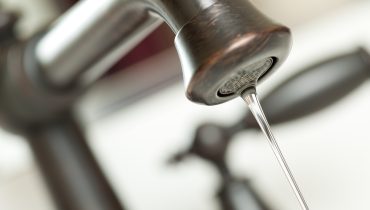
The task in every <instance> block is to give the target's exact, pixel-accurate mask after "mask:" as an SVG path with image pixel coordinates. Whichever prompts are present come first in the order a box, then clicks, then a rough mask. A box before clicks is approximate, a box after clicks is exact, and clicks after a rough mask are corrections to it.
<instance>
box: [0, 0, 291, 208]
mask: <svg viewBox="0 0 370 210" xmlns="http://www.w3.org/2000/svg"><path fill="white" fill-rule="evenodd" d="M161 20H164V21H165V22H166V23H167V24H168V25H169V26H170V27H171V29H172V30H173V31H174V33H176V39H175V44H176V48H177V51H178V54H179V56H180V60H181V64H182V69H183V75H184V81H185V87H186V95H187V97H188V98H189V99H190V100H192V101H194V102H198V103H203V104H208V105H214V104H219V103H223V102H225V101H228V100H230V99H233V98H235V97H236V96H238V95H240V93H241V92H242V91H243V90H244V89H246V88H248V87H251V86H256V84H257V81H260V80H261V79H262V78H263V79H264V78H266V77H267V76H268V75H270V73H271V72H272V71H273V70H274V69H276V68H277V67H278V66H279V65H280V64H281V63H282V62H283V61H284V60H285V59H286V57H287V54H288V52H289V49H290V43H291V37H290V32H289V29H288V28H286V27H284V26H282V25H280V24H277V23H274V22H273V21H271V20H269V19H268V18H266V17H265V16H264V15H262V14H261V13H260V12H259V11H257V10H256V9H255V8H254V7H253V6H252V5H251V4H250V3H249V2H248V1H247V0H100V1H95V0H85V1H81V2H80V3H78V4H77V5H75V6H74V7H73V8H71V9H70V10H69V11H67V13H66V14H65V15H63V16H62V17H61V18H60V19H59V20H58V21H57V22H56V23H55V24H54V25H52V26H51V27H50V28H49V29H47V30H45V32H44V33H40V34H39V35H37V36H35V37H34V38H32V39H30V40H28V41H22V42H21V41H16V40H15V41H14V40H13V41H12V42H11V43H8V44H7V45H4V47H2V51H1V58H2V59H1V60H0V62H1V63H0V66H1V68H2V69H1V75H0V79H1V82H0V97H1V99H2V100H1V102H0V122H1V124H3V125H4V126H5V127H7V128H8V129H9V130H11V131H13V132H17V133H19V134H21V135H23V136H25V137H27V138H28V140H29V142H30V145H31V146H32V148H33V150H34V151H35V156H36V158H37V159H38V161H39V163H40V165H41V168H42V169H43V171H44V173H45V177H46V178H47V180H48V183H49V185H50V187H51V189H52V192H53V193H54V197H55V199H56V201H57V203H58V206H59V208H60V209H64V210H65V209H68V210H85V209H86V210H101V209H104V210H113V209H114V210H117V209H121V207H120V205H119V202H118V201H117V199H116V198H115V196H114V194H113V192H112V191H111V190H110V187H109V185H108V184H107V181H106V180H105V179H104V176H103V175H102V173H101V171H100V169H99V167H98V166H97V164H96V163H95V161H94V158H93V156H92V155H91V153H90V152H89V150H88V148H87V147H86V145H85V138H84V137H83V135H82V133H81V132H80V131H79V126H78V124H77V123H76V122H75V121H74V120H73V117H71V115H70V114H69V113H70V108H71V106H72V105H73V104H74V101H76V100H77V99H78V98H79V95H80V94H81V92H82V91H83V90H85V89H86V88H87V87H88V86H89V85H91V84H93V82H94V81H96V80H97V79H98V78H99V77H100V75H102V73H103V72H104V71H106V70H107V69H108V68H109V67H111V66H112V65H113V64H114V63H115V62H116V61H117V60H118V59H119V58H121V57H122V56H123V55H124V54H125V53H127V52H129V51H130V50H131V49H132V48H133V47H134V46H135V45H136V44H138V43H139V42H140V41H141V40H142V39H143V38H144V37H146V36H147V35H148V34H149V33H150V32H151V31H152V30H153V29H155V28H156V27H157V26H158V25H159V23H160V22H161ZM5 46H6V47H5ZM66 113H67V114H66ZM71 171H73V173H72V172H71ZM72 192H73V193H72Z"/></svg>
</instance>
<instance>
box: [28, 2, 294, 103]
mask: <svg viewBox="0 0 370 210" xmlns="http://www.w3.org/2000/svg"><path fill="white" fill-rule="evenodd" d="M158 16H160V17H162V19H163V20H164V21H165V22H166V23H167V24H168V25H169V26H170V27H171V28H172V30H173V31H174V33H175V34H176V39H175V45H176V48H177V51H178V54H179V57H180V61H181V65H182V70H183V75H184V82H185V86H186V95H187V97H188V98H189V99H190V100H192V101H194V102H198V103H203V104H207V105H215V104H220V103H223V102H226V101H228V100H231V99H233V98H235V97H238V96H239V95H240V93H241V92H242V91H243V90H244V89H245V88H247V87H251V86H256V84H257V81H259V79H260V78H263V79H264V78H266V75H270V73H271V72H273V71H272V70H273V69H276V68H278V66H280V64H281V63H283V61H284V60H285V59H286V57H287V55H288V53H289V50H290V45H291V36H290V31H289V29H288V28H286V27H285V26H282V25H280V24H277V23H275V22H273V21H271V20H270V19H268V18H267V17H265V16H264V15H263V14H261V13H260V12H259V11H258V10H257V9H256V8H254V6H253V5H252V4H251V3H249V2H248V1H247V0H104V1H94V0H85V1H82V2H80V3H79V4H77V5H76V6H75V7H73V8H72V9H71V10H70V11H68V12H67V14H65V15H64V16H63V17H61V18H60V19H59V20H58V21H57V22H56V23H55V24H54V25H53V26H52V27H51V28H50V29H49V31H48V32H46V34H44V35H43V36H42V37H41V38H40V40H39V41H38V42H37V43H36V45H35V46H36V47H35V48H36V49H35V53H36V62H37V63H38V64H39V66H40V67H41V71H43V72H44V75H45V78H46V80H47V82H49V83H50V85H52V86H56V87H62V88H65V87H68V86H70V85H76V84H77V85H80V86H83V85H86V84H89V83H91V82H92V81H95V80H96V79H97V78H98V77H99V76H100V75H101V74H102V72H104V71H106V70H107V69H109V67H111V66H112V65H113V64H114V63H115V62H116V61H117V60H118V59H120V58H121V57H122V56H123V55H125V53H127V52H129V51H130V50H131V49H132V48H133V47H134V46H135V45H136V44H138V43H139V42H140V41H141V40H142V39H143V38H144V37H145V36H147V35H148V34H149V33H150V32H151V31H152V30H153V29H154V28H155V27H156V26H158V24H159V23H160V18H158Z"/></svg>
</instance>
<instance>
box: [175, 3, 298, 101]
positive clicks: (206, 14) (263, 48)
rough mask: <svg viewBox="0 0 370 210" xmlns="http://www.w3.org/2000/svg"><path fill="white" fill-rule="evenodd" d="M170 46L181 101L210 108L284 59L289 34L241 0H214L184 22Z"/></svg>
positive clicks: (250, 83)
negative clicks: (179, 73)
mask: <svg viewBox="0 0 370 210" xmlns="http://www.w3.org/2000/svg"><path fill="white" fill-rule="evenodd" d="M175 44H176V48H177V51H178V53H179V56H180V60H181V65H182V68H183V74H184V81H185V86H186V95H187V97H188V98H189V99H190V100H192V101H194V102H198V103H203V104H207V105H215V104H220V103H223V102H226V101H228V100H230V99H233V98H235V97H237V96H239V95H240V93H241V92H242V91H243V90H244V89H245V88H248V87H251V86H255V85H256V84H257V81H259V80H260V79H261V78H265V77H266V76H267V75H270V73H271V72H272V70H274V69H276V68H277V67H278V66H279V65H280V64H281V63H282V62H283V61H284V60H285V59H286V57H287V55H288V53H289V50H290V46H291V35H290V31H289V29H288V28H287V27H285V26H283V25H280V24H276V23H274V22H273V21H271V20H270V19H268V18H267V17H265V16H264V15H263V14H262V13H260V12H259V11H258V10H257V9H256V8H254V6H253V5H252V4H250V3H249V2H248V1H245V0H219V1H216V3H214V4H213V5H212V6H210V7H208V8H206V9H204V10H203V11H201V12H200V13H199V14H198V15H197V16H196V17H194V18H192V19H191V20H190V21H189V22H187V23H186V24H185V25H184V26H183V27H182V28H181V29H180V30H179V31H178V33H177V35H176V39H175Z"/></svg>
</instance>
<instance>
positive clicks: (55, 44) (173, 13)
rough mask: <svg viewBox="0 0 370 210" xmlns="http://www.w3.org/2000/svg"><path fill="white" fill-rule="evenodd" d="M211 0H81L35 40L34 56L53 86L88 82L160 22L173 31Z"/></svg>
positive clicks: (208, 4) (210, 3)
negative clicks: (165, 23)
mask: <svg viewBox="0 0 370 210" xmlns="http://www.w3.org/2000/svg"><path fill="white" fill-rule="evenodd" d="M212 4H213V0H196V1H194V0H191V1H188V0H186V1H184V0H146V1H143V0H141V1H138V0H104V1H94V0H86V1H82V2H80V3H78V4H77V5H76V6H74V7H73V8H72V9H71V10H70V11H68V12H67V13H66V14H65V15H63V16H62V17H61V18H60V19H59V20H58V21H57V22H56V23H55V24H54V25H52V26H51V28H50V29H49V31H48V32H47V33H46V34H45V35H43V36H42V37H41V39H40V40H39V41H38V44H37V45H36V49H35V53H36V59H37V61H38V62H39V64H40V65H41V68H42V70H43V71H44V72H45V75H46V78H47V79H48V80H49V82H50V83H51V84H52V85H54V86H57V87H64V86H68V85H70V84H71V83H73V82H76V80H79V81H78V83H82V84H89V83H91V82H92V81H94V80H96V78H98V77H99V76H100V75H101V74H102V73H103V72H104V71H106V70H107V69H108V68H109V67H111V66H112V65H113V64H114V63H115V62H116V61H117V60H118V59H120V58H121V57H122V56H123V55H125V54H126V53H128V52H129V51H130V50H131V49H132V48H133V47H135V46H136V45H137V44H138V43H139V42H140V41H141V40H142V39H144V38H145V37H146V36H147V35H148V34H149V33H150V32H152V31H153V30H154V29H155V28H156V27H157V26H159V24H160V23H161V19H160V18H158V17H155V15H153V13H152V12H151V11H154V12H155V13H156V14H159V15H160V16H162V17H163V19H164V20H165V21H166V22H167V24H169V26H170V27H171V28H172V30H173V31H174V32H175V33H176V32H177V31H178V30H179V29H180V28H181V26H182V25H184V24H185V23H186V22H187V21H188V20H189V19H191V18H192V16H194V15H196V14H197V13H198V12H199V11H200V10H201V9H204V8H206V7H208V6H210V5H212Z"/></svg>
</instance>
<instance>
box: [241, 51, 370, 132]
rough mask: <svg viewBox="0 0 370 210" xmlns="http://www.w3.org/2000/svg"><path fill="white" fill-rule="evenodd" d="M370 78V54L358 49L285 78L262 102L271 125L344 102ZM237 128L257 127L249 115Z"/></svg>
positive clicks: (248, 114)
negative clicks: (342, 100) (344, 99)
mask: <svg viewBox="0 0 370 210" xmlns="http://www.w3.org/2000/svg"><path fill="white" fill-rule="evenodd" d="M369 76H370V55H369V54H368V52H367V51H366V50H365V49H363V48H359V49H357V50H355V51H353V52H351V53H347V54H342V55H339V56H336V57H332V58H329V59H327V60H323V61H321V62H318V63H316V64H314V65H312V66H309V67H307V68H305V69H303V70H302V71H299V72H298V73H297V74H295V75H293V76H292V77H290V78H288V79H286V80H285V81H284V82H282V83H281V84H280V85H279V86H277V87H276V88H275V89H274V90H273V91H272V92H270V93H269V94H268V95H267V96H266V97H264V98H263V99H262V100H261V105H262V107H263V109H264V110H265V113H266V116H267V117H268V118H269V121H270V123H271V124H279V123H284V122H288V121H292V120H295V119H298V118H301V117H305V116H307V115H309V114H312V113H314V112H317V111H319V110H321V109H324V108H326V107H327V106H329V105H331V104H333V103H335V102H337V101H338V100H340V99H342V98H343V97H345V96H346V95H348V94H349V93H351V92H352V91H353V90H354V89H356V88H357V87H359V86H360V85H361V84H362V83H363V82H365V81H366V80H367V79H368V78H369ZM234 127H236V128H238V130H242V129H246V128H258V125H257V123H256V122H255V120H254V118H253V116H252V115H251V114H250V113H249V112H248V113H247V115H246V116H245V117H244V118H243V119H242V120H241V121H240V122H238V123H237V124H236V125H235V126H234Z"/></svg>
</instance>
